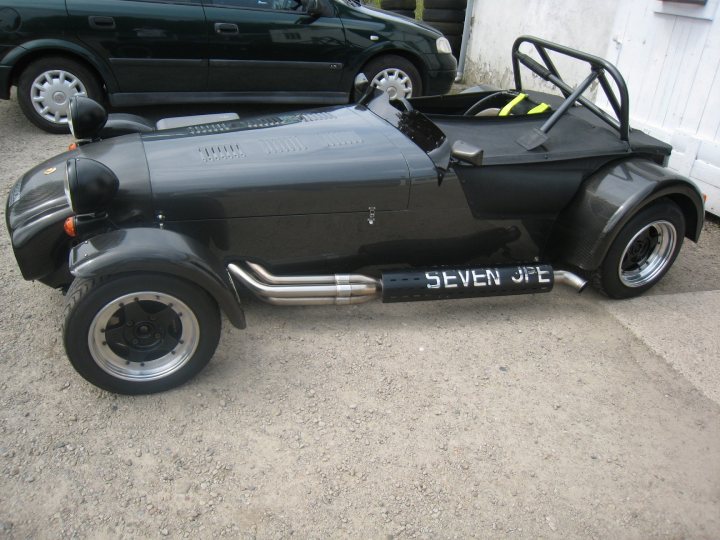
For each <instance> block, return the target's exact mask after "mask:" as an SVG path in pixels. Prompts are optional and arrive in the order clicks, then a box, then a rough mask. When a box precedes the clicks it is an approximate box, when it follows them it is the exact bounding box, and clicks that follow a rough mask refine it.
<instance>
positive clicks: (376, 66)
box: [361, 54, 422, 98]
mask: <svg viewBox="0 0 720 540" xmlns="http://www.w3.org/2000/svg"><path fill="white" fill-rule="evenodd" d="M384 70H399V71H400V72H402V73H403V74H405V75H407V77H408V78H409V80H410V83H411V92H412V93H411V95H409V96H404V97H419V96H422V78H421V77H420V72H419V71H418V69H417V68H416V67H415V65H414V64H413V63H412V62H410V60H408V59H407V58H403V57H402V56H397V55H395V54H387V55H384V56H378V57H377V58H374V59H372V60H370V62H368V63H367V64H365V66H364V67H363V68H362V70H361V73H363V74H365V76H366V77H367V80H368V81H370V83H372V82H373V79H375V77H376V76H377V75H378V74H379V73H381V72H382V71H384ZM386 90H387V89H386ZM388 93H389V94H390V96H391V98H392V97H395V95H393V92H392V91H389V92H388Z"/></svg>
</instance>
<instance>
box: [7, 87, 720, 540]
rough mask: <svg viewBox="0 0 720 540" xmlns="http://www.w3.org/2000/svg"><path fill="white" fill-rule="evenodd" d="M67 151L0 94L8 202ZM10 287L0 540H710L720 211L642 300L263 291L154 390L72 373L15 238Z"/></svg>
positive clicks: (716, 515) (48, 301) (718, 429)
mask: <svg viewBox="0 0 720 540" xmlns="http://www.w3.org/2000/svg"><path fill="white" fill-rule="evenodd" d="M245 113H247V110H246V111H245ZM174 114H185V111H183V110H176V111H175V112H174ZM70 142H71V139H70V136H53V135H48V134H45V133H43V132H41V131H40V130H38V129H36V128H35V127H33V126H32V125H31V124H29V122H27V121H26V120H25V119H24V117H23V116H22V114H21V113H20V111H19V108H18V106H17V103H16V102H15V101H10V102H7V101H4V102H0V194H1V195H2V196H3V200H4V198H5V197H7V193H8V191H9V189H10V187H11V185H12V184H13V183H14V182H15V180H16V179H17V178H18V177H19V176H20V175H21V174H22V173H23V172H24V171H26V170H27V169H29V168H30V167H32V166H34V165H35V164H37V163H38V162H40V161H42V160H44V159H47V158H49V157H51V156H53V155H55V154H57V153H59V152H62V151H63V150H64V149H65V148H66V147H67V145H68V144H69V143H70ZM2 206H3V211H4V204H3V205H2ZM0 293H1V294H0V366H1V367H2V373H3V377H2V379H1V380H0V537H8V538H31V537H32V538H103V537H137V538H161V537H171V538H178V537H179V538H182V537H186V538H188V537H191V538H196V537H199V538H215V537H231V538H238V537H240V538H256V537H257V538H287V537H290V536H295V537H299V538H328V537H349V538H359V537H361V538H391V537H392V538H468V537H478V538H507V537H517V538H638V539H646V538H673V539H674V538H708V539H711V538H718V537H720V361H719V357H720V332H718V328H720V228H719V227H718V225H717V222H713V221H711V222H708V223H706V225H705V230H704V231H703V235H702V238H701V240H700V242H699V244H697V245H695V244H693V243H691V242H687V243H686V244H685V246H684V247H683V250H682V252H681V254H680V256H679V258H678V261H677V262H676V264H675V266H674V267H673V269H672V270H671V271H670V272H669V274H668V275H667V276H666V277H665V279H664V280H663V281H662V282H661V283H660V284H659V285H658V286H657V287H656V288H655V289H653V290H652V291H651V292H650V293H649V294H647V295H646V296H644V297H642V298H638V299H634V300H629V301H622V302H619V301H610V300H607V299H606V298H604V297H602V296H601V295H599V294H598V293H596V292H595V291H592V290H590V291H587V292H585V293H583V294H582V295H577V294H575V293H574V292H572V291H570V290H569V289H566V288H561V287H558V288H557V289H556V290H555V291H553V292H552V293H551V294H544V295H531V296H519V297H504V298H494V299H477V300H463V301H456V302H434V303H416V304H390V305H383V304H381V303H371V304H367V305H362V306H351V307H299V308H279V307H272V306H267V305H264V304H261V303H258V302H250V303H248V304H247V305H246V306H245V307H246V313H247V317H248V328H247V330H244V331H241V330H236V329H233V328H232V327H231V326H230V325H229V323H227V321H225V323H224V326H223V332H222V338H221V342H220V346H219V348H218V350H217V353H216V354H215V357H214V359H213V360H212V361H211V363H210V365H209V366H208V367H207V368H206V369H205V370H204V371H203V372H202V373H201V374H200V375H199V376H197V377H196V378H195V379H193V380H192V381H191V382H189V383H188V384H186V385H184V386H182V387H180V388H178V389H175V390H173V391H170V392H166V393H163V394H158V395H153V396H142V397H124V396H116V395H112V394H109V393H106V392H104V391H101V390H98V389H97V388H95V387H93V386H91V385H90V384H88V383H86V382H85V381H84V380H83V379H82V378H81V377H80V376H79V375H77V374H76V373H75V372H74V371H73V369H72V367H71V366H70V364H69V362H68V361H67V359H66V357H65V353H64V350H63V347H62V341H61V333H60V326H61V324H62V309H63V297H62V295H61V294H60V293H59V292H57V291H54V290H51V289H49V288H47V287H45V286H43V285H41V284H39V283H30V282H25V281H23V279H22V277H21V275H20V272H19V270H18V268H17V265H16V263H15V260H14V257H13V253H12V249H11V246H10V242H9V238H8V235H7V234H0Z"/></svg>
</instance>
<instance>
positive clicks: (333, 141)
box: [322, 131, 363, 148]
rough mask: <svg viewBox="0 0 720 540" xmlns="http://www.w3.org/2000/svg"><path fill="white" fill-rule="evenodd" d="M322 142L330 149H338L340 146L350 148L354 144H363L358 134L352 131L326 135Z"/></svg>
mask: <svg viewBox="0 0 720 540" xmlns="http://www.w3.org/2000/svg"><path fill="white" fill-rule="evenodd" d="M322 140H323V142H324V143H325V145H326V146H327V147H328V148H336V147H338V146H350V145H352V144H360V143H362V142H363V141H362V139H361V138H360V136H359V135H358V134H357V133H354V132H352V131H337V132H330V133H325V134H324V135H323V136H322Z"/></svg>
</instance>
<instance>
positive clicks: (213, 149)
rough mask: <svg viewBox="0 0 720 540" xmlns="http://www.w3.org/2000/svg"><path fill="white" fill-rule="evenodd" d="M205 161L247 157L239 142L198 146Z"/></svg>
mask: <svg viewBox="0 0 720 540" xmlns="http://www.w3.org/2000/svg"><path fill="white" fill-rule="evenodd" d="M198 151H199V152H200V157H201V158H202V160H203V161H205V162H208V161H221V160H225V159H242V158H244V157H247V156H246V155H245V152H243V151H242V149H241V148H240V145H239V144H218V145H213V146H201V147H200V148H198Z"/></svg>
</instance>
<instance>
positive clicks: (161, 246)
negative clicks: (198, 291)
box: [69, 227, 246, 328]
mask: <svg viewBox="0 0 720 540" xmlns="http://www.w3.org/2000/svg"><path fill="white" fill-rule="evenodd" d="M69 261H70V262H69V270H70V272H71V273H72V275H73V276H75V277H76V278H86V279H88V278H97V277H103V276H107V275H111V274H112V275H115V274H121V273H122V274H130V273H153V274H164V275H172V276H175V277H177V278H180V279H182V280H185V281H188V282H190V283H192V284H194V285H195V286H197V287H200V288H202V289H204V290H205V292H207V293H208V294H209V295H210V296H211V297H212V298H213V299H214V300H215V302H217V304H218V306H219V307H220V309H221V311H222V312H223V313H225V315H226V316H227V318H228V319H229V320H230V322H231V323H232V325H233V326H235V327H236V328H245V326H246V323H245V315H244V311H243V309H242V306H241V305H240V301H239V298H238V296H237V291H236V289H235V284H234V282H233V281H232V278H231V277H230V275H229V274H228V272H227V270H226V269H225V268H224V267H223V265H222V264H221V263H220V262H219V261H217V260H216V259H215V257H214V256H213V255H212V254H211V253H210V251H209V250H208V249H207V248H206V247H204V246H203V245H202V244H201V243H200V242H198V241H197V240H194V239H192V238H190V237H187V236H185V235H183V234H181V233H177V232H174V231H168V230H164V229H159V228H149V227H138V228H133V229H125V230H122V229H121V230H115V231H111V232H108V233H104V234H100V235H98V236H95V237H93V238H91V239H90V240H88V241H85V242H81V243H80V244H78V245H76V246H75V247H74V248H73V249H72V250H71V251H70V256H69Z"/></svg>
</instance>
